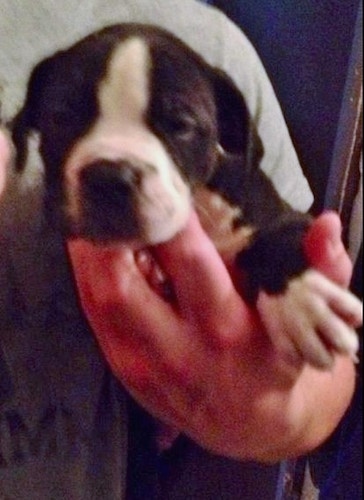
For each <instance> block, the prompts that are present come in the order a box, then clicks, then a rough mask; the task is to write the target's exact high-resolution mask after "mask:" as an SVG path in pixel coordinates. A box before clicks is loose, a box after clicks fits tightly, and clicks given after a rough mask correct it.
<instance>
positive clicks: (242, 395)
mask: <svg viewBox="0 0 364 500" xmlns="http://www.w3.org/2000/svg"><path fill="white" fill-rule="evenodd" d="M332 220H333V219H329V220H328V219H325V220H324V222H323V227H324V233H325V231H328V233H327V234H331V235H335V238H334V240H335V239H337V238H336V235H337V228H336V229H335V227H334V226H335V224H332ZM321 224H322V222H320V224H319V225H318V226H314V227H313V229H312V235H311V236H308V239H307V252H308V254H309V258H310V259H311V260H312V263H313V264H314V265H316V266H317V267H320V269H321V270H323V271H324V270H326V269H327V273H328V275H329V276H330V273H331V272H332V270H333V269H334V265H333V255H334V253H333V252H331V253H330V252H326V250H325V251H324V252H323V251H321V250H322V249H324V248H326V246H325V245H326V243H323V242H322V245H321V246H320V245H312V244H310V241H312V240H310V238H313V239H315V237H316V236H315V235H317V232H318V228H321ZM326 236H327V235H326ZM326 236H325V238H326ZM325 238H323V240H324V239H325ZM318 240H319V241H321V240H320V238H318ZM336 243H337V250H336V253H338V252H339V250H338V248H339V247H340V254H341V255H342V256H343V264H342V265H341V264H340V266H341V274H342V275H341V276H340V279H341V280H345V281H347V280H348V279H349V275H350V269H349V267H348V266H347V261H346V258H345V251H344V250H343V247H342V248H341V243H340V238H339V240H338V242H336ZM321 247H322V248H321ZM320 248H321V250H320ZM69 251H70V256H71V260H72V263H73V266H74V269H75V274H76V280H77V284H78V288H79V293H80V297H81V301H82V304H83V307H84V310H85V313H86V315H87V317H88V319H89V321H90V324H91V325H92V327H93V329H94V332H95V335H96V338H97V339H98V342H99V344H100V347H101V349H102V351H103V352H104V355H105V357H106V359H107V361H108V363H109V364H110V366H111V368H112V370H113V371H114V373H115V374H116V376H117V377H118V378H119V379H120V380H121V381H122V382H123V384H124V385H125V386H126V387H127V388H128V390H129V391H130V392H131V394H133V395H134V397H135V398H136V399H137V400H138V401H139V402H140V403H141V404H142V405H143V406H145V408H147V409H148V410H149V411H150V412H151V413H152V414H153V415H154V416H156V417H158V418H160V419H161V420H162V421H164V422H166V423H168V424H170V425H172V426H174V427H176V428H178V429H179V430H181V431H183V432H185V433H186V434H188V435H189V436H190V437H191V438H192V439H194V440H195V441H197V442H198V443H200V444H201V445H202V446H204V447H206V448H208V449H210V450H212V451H214V452H216V453H221V454H224V455H228V456H232V457H235V458H242V459H247V458H254V459H257V460H269V461H270V460H279V459H280V458H283V457H286V456H289V455H297V454H300V453H303V452H305V451H307V450H308V449H312V448H313V447H314V446H317V445H318V444H319V443H320V442H321V441H322V440H323V439H325V438H326V437H327V436H328V435H329V434H330V433H331V432H332V431H333V429H334V428H335V426H336V425H337V423H338V421H339V420H340V418H341V416H342V415H343V413H344V411H345V410H346V407H347V405H348V403H349V401H350V398H351V395H352V390H353V384H354V371H353V366H352V363H351V362H350V360H348V359H346V358H343V357H340V356H337V357H336V362H335V364H334V366H333V369H332V371H331V372H330V373H329V374H328V373H321V372H317V371H315V370H313V369H312V368H310V367H307V366H304V365H299V366H294V367H293V366H292V365H289V364H287V363H285V362H284V361H283V360H282V359H279V357H277V355H276V353H275V352H274V350H273V349H272V346H271V344H270V342H269V340H268V337H267V336H266V335H265V333H264V329H263V328H262V326H261V325H260V321H259V318H258V317H257V316H256V315H255V313H254V312H253V311H251V310H250V309H249V308H248V307H247V306H246V305H245V304H244V302H243V301H242V300H241V298H240V296H239V295H238V294H237V292H236V291H235V288H234V286H233V285H232V282H231V279H230V276H229V274H228V273H227V271H226V269H225V266H224V265H223V263H222V261H221V259H220V257H219V256H218V255H217V253H216V251H215V249H214V247H213V246H212V244H211V242H210V240H208V238H206V236H205V235H204V234H203V232H202V231H201V228H200V226H199V223H198V221H197V220H196V218H195V217H192V219H191V221H190V224H189V226H188V227H187V228H186V229H185V231H184V232H182V233H181V234H180V235H178V236H177V237H176V238H175V239H174V240H173V241H171V242H169V243H167V244H165V245H162V246H160V247H159V248H158V249H157V250H156V253H157V258H158V259H159V260H160V262H161V265H162V267H163V268H164V270H165V271H166V273H167V274H168V275H169V276H170V277H171V278H172V281H173V285H174V290H175V294H176V302H175V303H173V304H170V303H167V302H166V301H165V300H163V298H161V297H160V296H158V295H157V294H156V293H155V291H154V290H153V289H152V288H151V287H150V286H149V284H148V282H147V281H146V280H145V277H144V275H143V273H142V272H141V271H140V268H139V267H138V265H137V261H136V259H135V257H134V254H133V252H132V250H131V249H128V248H127V247H124V248H108V249H102V248H100V247H96V246H93V245H91V244H89V243H86V242H84V241H73V242H70V243H69ZM176 255H178V259H176ZM335 261H337V263H336V265H338V262H339V261H338V260H337V256H336V257H335ZM332 277H333V278H335V276H332ZM318 401H319V405H318Z"/></svg>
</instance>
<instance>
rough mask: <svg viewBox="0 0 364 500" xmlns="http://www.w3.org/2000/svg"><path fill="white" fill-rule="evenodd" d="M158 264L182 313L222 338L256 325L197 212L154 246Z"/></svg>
mask: <svg viewBox="0 0 364 500" xmlns="http://www.w3.org/2000/svg"><path fill="white" fill-rule="evenodd" d="M155 252H156V255H157V258H158V259H159V261H160V263H161V266H162V267H163V269H164V270H165V271H166V272H167V274H168V275H169V276H170V277H171V279H172V281H173V285H174V289H175V294H176V296H177V301H178V304H179V307H180V309H181V312H182V314H183V315H184V316H185V317H187V318H190V319H192V320H193V321H196V322H197V323H198V324H200V325H202V326H203V327H204V328H205V330H206V331H211V332H212V331H215V332H216V334H217V338H219V339H220V340H221V341H222V342H224V341H226V342H230V341H231V342H235V341H236V340H237V339H238V337H241V332H242V326H243V325H244V326H245V327H246V332H245V335H247V336H248V335H249V334H251V333H252V332H253V331H254V330H255V328H256V321H255V319H254V315H253V313H252V311H251V310H250V309H249V308H248V307H247V306H246V305H245V304H244V302H243V301H242V299H241V297H240V296H239V294H238V293H237V291H236V290H235V288H234V285H233V283H232V280H231V277H230V275H229V273H228V271H227V269H226V267H225V264H224V263H223V261H222V259H221V258H220V256H219V254H218V252H217V250H216V249H215V247H214V245H213V243H212V242H211V240H210V239H209V238H208V237H207V236H206V234H205V233H204V231H203V230H202V228H201V226H200V223H199V221H198V218H197V216H196V214H193V215H192V216H191V219H190V221H189V223H188V225H187V227H186V228H185V229H184V230H183V231H181V232H180V233H179V234H178V235H177V236H176V237H175V238H173V239H172V240H171V241H169V242H167V243H164V244H162V245H159V246H158V247H156V249H155Z"/></svg>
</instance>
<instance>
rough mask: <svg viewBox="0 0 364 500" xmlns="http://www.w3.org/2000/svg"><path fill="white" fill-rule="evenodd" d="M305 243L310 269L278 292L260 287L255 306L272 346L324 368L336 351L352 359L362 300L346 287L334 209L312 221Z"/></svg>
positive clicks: (348, 267)
mask: <svg viewBox="0 0 364 500" xmlns="http://www.w3.org/2000/svg"><path fill="white" fill-rule="evenodd" d="M304 249H305V253H306V256H307V258H308V261H309V263H310V268H309V269H307V270H306V271H304V272H303V273H301V274H300V275H299V276H296V277H293V278H292V279H291V280H290V281H289V283H288V285H287V288H286V289H285V290H284V292H282V293H280V294H273V295H271V294H267V293H265V292H264V291H261V292H260V293H259V296H258V300H257V304H256V307H257V310H258V312H259V316H260V318H261V320H262V322H263V324H264V326H265V329H266V331H267V333H268V334H269V336H270V338H271V340H272V343H273V344H274V346H275V348H276V350H278V351H279V352H280V354H281V356H282V357H285V358H287V359H289V360H291V361H292V362H298V363H299V362H300V360H301V359H302V358H304V359H305V360H306V361H308V362H310V363H311V364H312V365H313V366H315V367H317V368H320V369H325V370H328V369H330V368H331V367H332V364H333V363H334V361H335V352H340V353H342V354H346V355H349V356H351V358H352V359H353V360H354V361H356V360H357V352H358V349H359V339H358V335H357V333H356V331H355V328H358V327H359V326H361V324H362V321H363V316H362V304H361V301H360V300H359V299H357V298H356V297H355V296H354V295H353V294H352V293H350V292H349V291H348V290H347V286H348V281H349V279H350V276H351V272H352V263H351V261H350V259H349V256H348V254H347V252H346V251H345V248H344V246H343V244H342V241H341V223H340V219H339V217H338V216H337V214H335V213H334V212H327V213H324V214H323V215H321V216H320V217H318V218H317V219H315V220H314V221H313V223H312V226H311V227H310V229H309V230H308V233H307V235H306V237H305V239H304ZM325 275H326V276H328V277H329V278H330V279H328V278H327V277H326V276H325ZM335 282H336V283H335Z"/></svg>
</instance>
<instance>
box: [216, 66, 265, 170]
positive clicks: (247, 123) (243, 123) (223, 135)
mask: <svg viewBox="0 0 364 500" xmlns="http://www.w3.org/2000/svg"><path fill="white" fill-rule="evenodd" d="M211 80H212V85H213V89H214V93H215V102H216V107H217V119H218V127H219V140H220V145H221V146H222V148H223V150H224V151H226V152H227V153H232V154H239V155H244V157H245V162H246V166H247V168H249V167H255V166H258V165H259V162H260V160H261V158H262V156H263V144H262V141H261V139H260V137H259V135H258V131H257V129H256V126H255V124H254V123H253V120H252V118H251V116H250V113H249V110H248V108H247V106H246V103H245V100H244V98H243V96H242V94H241V92H240V91H239V89H238V88H237V87H236V85H235V83H234V82H233V81H232V80H231V78H230V77H228V76H227V75H226V74H225V73H224V72H222V71H221V70H214V71H213V72H212V77H211Z"/></svg>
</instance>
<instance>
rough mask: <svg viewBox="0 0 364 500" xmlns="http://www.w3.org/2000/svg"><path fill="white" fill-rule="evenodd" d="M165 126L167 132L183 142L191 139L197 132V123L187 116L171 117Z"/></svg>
mask: <svg viewBox="0 0 364 500" xmlns="http://www.w3.org/2000/svg"><path fill="white" fill-rule="evenodd" d="M166 125H167V129H168V132H170V133H171V134H173V135H174V136H175V137H177V138H178V139H181V140H184V141H188V140H191V139H193V138H194V137H195V135H196V133H197V131H198V124H197V121H196V120H195V119H194V118H193V117H192V116H187V115H176V116H171V117H169V118H168V120H167V123H166Z"/></svg>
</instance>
